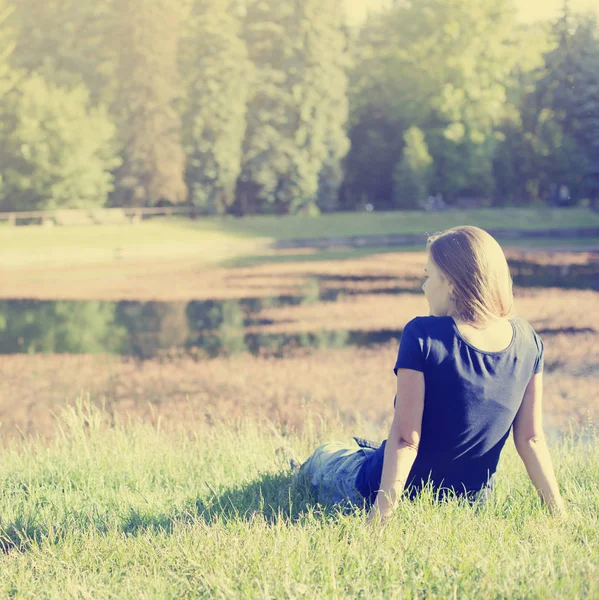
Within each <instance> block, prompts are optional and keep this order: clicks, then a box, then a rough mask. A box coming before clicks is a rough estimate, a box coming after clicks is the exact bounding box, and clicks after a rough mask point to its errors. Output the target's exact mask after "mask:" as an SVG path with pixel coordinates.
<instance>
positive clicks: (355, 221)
mask: <svg viewBox="0 0 599 600" xmlns="http://www.w3.org/2000/svg"><path fill="white" fill-rule="evenodd" d="M456 225H476V226H478V227H482V228H488V229H492V228H506V229H561V228H571V227H599V213H596V212H593V211H592V210H590V209H588V208H572V209H563V210H562V209H547V208H504V209H490V208H486V209H479V210H449V211H446V212H437V213H427V212H424V211H401V212H400V211H393V212H373V213H366V212H346V213H335V214H330V215H329V214H327V215H321V216H320V217H317V218H314V217H302V216H285V217H276V216H255V217H247V218H244V219H236V218H232V217H227V218H223V219H207V220H206V221H204V223H203V224H202V225H201V226H202V227H210V229H214V230H219V231H226V232H228V233H234V234H238V235H243V236H248V235H252V236H257V237H267V238H273V239H279V240H283V239H293V238H305V237H334V236H340V237H343V236H350V235H383V234H392V233H422V234H424V233H426V232H428V233H434V232H435V231H439V230H443V229H447V228H449V227H454V226H456Z"/></svg>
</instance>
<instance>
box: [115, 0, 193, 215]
mask: <svg viewBox="0 0 599 600" xmlns="http://www.w3.org/2000/svg"><path fill="white" fill-rule="evenodd" d="M182 10H183V9H182V5H181V2H180V1H178V0H177V1H175V2H173V1H169V0H149V1H148V2H146V3H145V4H144V10H140V9H139V3H138V2H137V1H136V0H123V1H122V2H120V3H119V12H118V23H117V26H116V27H115V42H116V43H117V44H118V51H119V67H118V74H117V79H118V85H119V93H118V101H117V105H116V111H117V113H118V116H119V125H120V127H119V131H120V134H121V138H122V142H123V158H124V163H123V167H122V169H121V170H120V172H119V174H118V185H119V190H118V192H119V193H118V202H117V203H118V204H124V205H145V206H152V205H156V204H158V203H159V202H170V203H180V202H184V201H185V200H186V199H187V186H186V184H185V181H184V171H185V153H184V151H183V147H182V142H181V122H180V118H179V115H178V113H177V110H176V107H175V101H176V100H177V99H178V98H179V96H180V94H181V90H180V82H179V76H178V63H177V58H178V56H177V45H178V37H179V33H178V32H179V29H180V24H181V18H182Z"/></svg>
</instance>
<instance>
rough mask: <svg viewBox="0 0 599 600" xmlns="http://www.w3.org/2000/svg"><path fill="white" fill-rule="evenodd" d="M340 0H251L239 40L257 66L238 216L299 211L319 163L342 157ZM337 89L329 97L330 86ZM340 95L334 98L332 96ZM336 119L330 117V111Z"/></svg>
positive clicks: (313, 187) (310, 199)
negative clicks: (336, 113) (265, 210)
mask: <svg viewBox="0 0 599 600" xmlns="http://www.w3.org/2000/svg"><path fill="white" fill-rule="evenodd" d="M341 15H342V12H341V10H340V3H339V0H306V1H305V2H302V3H298V2H295V1H293V0H284V1H280V0H255V1H253V2H250V3H249V5H248V8H247V15H246V19H245V27H244V37H245V40H246V43H247V47H248V52H249V56H250V59H251V60H252V62H253V63H254V65H255V67H256V80H255V84H254V86H253V88H252V93H251V100H250V103H249V109H248V128H247V134H246V139H245V143H244V157H243V163H242V173H241V177H240V181H239V185H238V197H237V205H236V209H237V212H238V213H240V214H243V213H246V212H248V211H251V212H254V211H256V210H259V208H260V206H261V205H262V203H266V205H270V206H271V209H270V210H271V211H273V212H278V213H286V212H292V213H294V212H299V211H301V210H305V209H307V207H309V206H311V205H313V204H314V203H315V201H316V197H317V193H318V186H319V177H320V174H321V172H322V169H323V166H324V164H325V163H327V162H328V163H329V164H330V163H333V164H334V163H335V162H336V161H338V160H339V158H340V157H341V156H342V155H343V152H344V147H343V146H344V141H343V134H342V133H341V132H340V131H339V129H340V127H341V125H342V121H343V110H342V108H343V105H344V104H343V103H344V101H343V95H344V87H343V82H344V77H343V74H342V72H341V68H342V65H343V58H342V54H343V51H344V44H343V31H342V29H341V25H342V22H341ZM332 81H333V82H335V83H337V87H338V88H339V89H337V90H335V91H334V95H333V94H332V93H331V92H332V91H333V88H332V86H331V82H332ZM337 95H340V98H341V99H339V97H338V96H337ZM340 108H341V111H340V112H341V115H340V116H339V117H337V118H336V119H333V118H331V115H332V113H333V112H334V111H336V110H340Z"/></svg>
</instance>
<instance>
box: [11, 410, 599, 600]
mask: <svg viewBox="0 0 599 600" xmlns="http://www.w3.org/2000/svg"><path fill="white" fill-rule="evenodd" d="M106 420H107V416H106V415H103V414H102V413H101V412H99V411H97V410H93V409H92V410H90V409H89V408H88V407H86V406H85V404H80V405H79V407H78V408H74V409H71V410H69V411H67V412H66V413H65V415H64V416H63V417H62V419H61V430H62V434H61V435H60V436H59V437H58V438H57V439H56V440H55V441H54V442H53V443H52V444H51V445H49V446H45V445H42V444H41V443H38V442H35V441H30V442H16V443H15V444H14V445H13V446H12V447H10V448H8V449H6V450H5V451H4V452H3V460H2V463H1V464H0V478H1V481H2V485H1V488H0V515H1V517H0V546H1V547H2V549H3V550H4V553H3V554H0V595H1V596H2V597H6V598H17V597H18V598H35V599H36V600H37V599H40V598H61V599H62V598H127V599H128V598H227V599H228V598H318V599H320V598H369V599H370V598H425V597H426V598H539V599H541V598H543V599H544V598H595V597H597V596H598V595H599V552H597V549H598V547H599V523H598V517H597V515H598V514H599V486H598V484H597V482H598V481H599V466H598V465H599V440H598V439H597V435H596V434H595V433H593V432H590V434H589V435H588V436H587V437H586V439H585V441H582V440H575V439H572V438H564V439H563V440H562V441H561V442H560V443H559V444H552V446H551V450H552V454H553V457H554V462H555V465H556V471H557V476H558V480H559V483H560V487H561V489H562V493H563V495H564V499H565V501H566V503H567V505H568V508H569V516H568V517H567V518H565V519H556V518H553V517H551V516H550V515H548V513H547V512H546V511H545V509H543V508H542V507H541V506H540V504H539V502H538V500H537V499H536V496H535V493H534V490H533V489H532V487H531V485H530V483H529V482H528V480H527V476H526V473H525V471H524V469H523V467H522V465H521V463H520V462H519V459H518V458H517V455H516V454H515V452H514V450H513V444H512V443H511V441H509V440H508V445H507V447H506V450H505V451H504V456H503V457H502V461H501V463H500V468H499V473H498V486H497V489H496V491H495V492H494V494H493V497H492V499H491V501H490V502H489V503H488V504H487V505H486V506H484V507H482V508H480V509H477V510H474V509H472V508H470V507H468V506H465V505H463V504H460V503H458V502H456V501H448V502H446V503H443V504H441V505H437V504H435V503H434V502H433V500H432V498H431V497H430V496H427V495H423V497H421V498H420V499H419V500H417V501H415V502H409V501H403V502H402V503H401V504H400V506H399V508H398V510H397V512H396V514H395V515H394V517H393V519H392V520H391V521H390V522H388V523H387V524H386V525H385V526H384V527H382V528H372V527H371V526H368V525H366V523H365V513H364V512H363V510H362V509H356V510H355V511H354V512H350V513H346V514H342V513H339V512H337V511H335V510H328V509H326V508H323V507H319V506H315V505H313V504H312V503H311V502H310V501H309V500H308V499H307V498H306V497H305V496H304V495H302V494H301V493H299V492H298V491H296V490H294V489H293V488H292V486H291V475H290V472H289V469H288V457H289V456H290V455H295V456H296V457H298V458H299V459H304V458H306V457H307V455H308V454H309V453H310V452H311V450H312V449H313V448H314V447H315V445H316V444H317V443H319V442H321V441H325V440H332V439H341V440H343V439H345V440H348V439H350V435H351V434H354V433H355V432H356V430H357V429H358V428H359V427H358V425H356V426H355V427H353V428H352V430H351V431H348V430H347V429H342V428H341V427H340V426H339V425H334V424H330V423H329V424H328V425H327V427H326V428H325V429H322V427H321V428H320V430H319V433H316V429H310V428H306V429H305V430H304V433H303V434H302V435H301V436H298V435H296V434H290V433H288V432H287V433H286V432H285V431H282V430H279V429H277V428H276V427H274V426H267V425H266V424H263V425H262V426H259V425H257V424H256V423H253V422H251V421H247V420H246V421H244V422H238V423H236V424H233V423H229V425H228V426H225V425H215V426H208V425H206V424H205V423H202V422H198V423H197V425H196V427H195V432H194V435H191V436H190V435H189V432H188V431H187V430H186V431H185V432H173V431H170V432H166V431H163V430H162V429H161V428H160V425H159V424H158V425H155V426H150V425H142V424H137V423H125V424H123V423H118V422H117V423H112V426H108V425H107V423H106Z"/></svg>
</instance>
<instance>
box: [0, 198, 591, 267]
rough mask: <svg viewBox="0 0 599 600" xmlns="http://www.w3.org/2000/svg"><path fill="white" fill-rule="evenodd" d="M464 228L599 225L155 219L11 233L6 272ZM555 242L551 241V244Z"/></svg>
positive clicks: (481, 216)
mask: <svg viewBox="0 0 599 600" xmlns="http://www.w3.org/2000/svg"><path fill="white" fill-rule="evenodd" d="M460 224H472V225H478V226H481V227H484V228H497V227H505V228H509V229H522V228H535V229H554V228H568V227H599V213H595V212H593V211H590V210H589V209H583V208H580V209H578V208H577V209H568V210H547V209H543V210H538V209H502V210H498V209H482V210H477V211H463V210H455V211H447V212H442V213H425V212H421V211H418V212H389V213H377V212H374V213H357V212H356V213H338V214H333V215H323V216H321V217H316V218H315V217H298V216H288V217H274V216H256V217H247V218H244V219H237V218H234V217H224V218H205V219H200V220H198V221H190V220H187V219H181V218H172V219H153V220H150V221H144V222H142V223H139V224H137V225H103V226H73V227H53V228H47V227H41V226H31V227H8V226H7V227H3V228H2V234H1V235H0V247H1V248H2V255H1V257H0V266H8V267H24V266H29V265H56V266H58V265H62V266H72V265H81V264H92V263H94V264H99V263H112V262H114V260H115V257H119V258H124V259H127V260H130V261H149V262H153V261H161V260H165V259H166V260H170V259H183V258H193V259H194V260H195V261H197V264H198V265H210V264H216V263H220V262H223V261H227V260H229V259H231V258H233V257H236V256H243V255H260V254H264V250H265V244H266V243H267V242H268V241H274V240H283V239H291V238H306V237H326V236H333V237H335V236H350V235H382V234H390V233H421V234H423V240H424V234H425V233H426V232H429V233H432V232H435V231H438V230H441V229H445V228H447V227H452V226H454V225H460ZM548 243H551V240H547V241H546V242H545V244H548Z"/></svg>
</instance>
